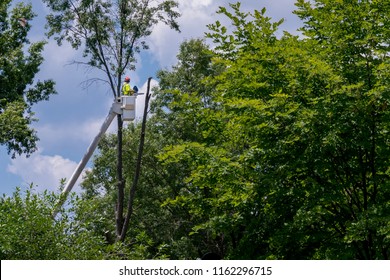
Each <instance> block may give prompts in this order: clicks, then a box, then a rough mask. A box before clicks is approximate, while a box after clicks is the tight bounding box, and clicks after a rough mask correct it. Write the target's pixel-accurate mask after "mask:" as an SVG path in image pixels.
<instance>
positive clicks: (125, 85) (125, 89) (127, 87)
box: [122, 82, 134, 95]
mask: <svg viewBox="0 0 390 280" xmlns="http://www.w3.org/2000/svg"><path fill="white" fill-rule="evenodd" d="M133 93H134V90H132V89H131V88H130V83H126V82H124V83H123V86H122V94H123V95H131V94H133Z"/></svg>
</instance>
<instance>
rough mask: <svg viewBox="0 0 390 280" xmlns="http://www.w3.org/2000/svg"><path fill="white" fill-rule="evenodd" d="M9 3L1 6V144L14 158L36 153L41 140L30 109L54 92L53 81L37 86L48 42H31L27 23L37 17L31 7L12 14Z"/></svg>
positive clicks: (28, 6) (24, 6) (20, 6)
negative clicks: (36, 131)
mask: <svg viewBox="0 0 390 280" xmlns="http://www.w3.org/2000/svg"><path fill="white" fill-rule="evenodd" d="M10 2H11V1H10V0H7V1H2V2H1V4H0V84H1V88H0V128H1V129H0V144H1V145H6V146H7V148H8V152H9V153H10V154H11V155H12V157H15V156H16V154H19V155H20V154H22V153H25V154H26V155H27V156H28V155H30V154H31V153H32V152H34V151H35V150H36V142H37V141H38V137H37V135H36V133H35V131H34V130H33V129H32V128H31V127H30V125H31V123H32V122H33V121H35V119H34V113H33V112H32V111H31V106H32V105H34V104H36V103H38V102H40V101H43V100H48V99H49V97H50V95H51V94H54V93H55V90H54V82H53V81H51V80H47V81H44V82H41V81H38V82H36V83H34V77H35V75H36V74H37V73H38V71H39V67H40V65H41V63H42V62H43V57H42V55H41V53H42V51H43V47H44V45H45V42H43V41H41V42H36V43H30V42H29V40H28V37H27V35H28V32H29V30H30V28H31V26H30V24H29V23H28V21H29V20H31V19H33V18H34V17H35V14H34V13H33V12H32V7H31V5H26V4H22V3H19V4H17V5H16V6H15V7H14V8H13V10H12V11H9V7H10ZM22 18H23V19H25V20H27V23H26V25H25V26H23V25H22V24H21V23H20V19H22Z"/></svg>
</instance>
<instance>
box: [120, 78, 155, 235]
mask: <svg viewBox="0 0 390 280" xmlns="http://www.w3.org/2000/svg"><path fill="white" fill-rule="evenodd" d="M151 80H152V78H151V77H150V78H149V79H148V87H147V91H146V96H145V107H144V115H143V118H142V127H141V135H140V142H139V146H138V156H137V163H136V167H135V171H134V179H133V183H132V185H131V188H130V194H129V201H128V204H127V214H126V218H125V221H124V224H123V228H122V233H121V236H120V239H119V240H120V241H122V242H123V241H124V240H125V238H126V233H127V229H128V228H129V223H130V219H131V216H132V214H133V208H134V198H135V193H136V190H137V186H138V181H139V177H140V174H141V163H142V155H143V150H144V146H145V130H146V119H147V115H148V106H149V100H150V97H151V94H150V81H151Z"/></svg>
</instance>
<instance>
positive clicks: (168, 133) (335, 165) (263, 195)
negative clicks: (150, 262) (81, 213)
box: [84, 0, 390, 259]
mask: <svg viewBox="0 0 390 280" xmlns="http://www.w3.org/2000/svg"><path fill="white" fill-rule="evenodd" d="M387 6H388V4H387V3H384V2H383V1H336V0H326V1H325V0H322V1H320V0H318V1H297V11H296V14H297V15H298V16H300V17H301V18H302V20H303V21H304V27H303V29H302V32H303V33H304V35H305V37H304V38H300V37H298V36H293V35H291V34H288V33H283V35H280V36H277V35H276V34H277V33H278V27H279V26H280V23H281V21H279V22H272V21H271V19H270V18H268V17H266V11H265V10H264V9H263V10H261V11H253V12H250V13H243V12H241V11H240V5H239V4H232V5H230V9H228V8H220V10H219V13H221V14H223V15H225V16H226V17H227V18H228V19H229V20H230V21H231V24H230V26H231V28H227V27H225V26H222V25H221V23H220V22H216V23H215V24H211V25H210V26H209V28H210V32H209V34H208V35H207V37H208V38H210V39H212V40H213V41H214V43H215V44H216V47H215V51H214V52H211V51H210V47H208V46H207V45H206V44H205V43H204V42H203V41H201V40H190V41H187V42H184V43H183V44H182V46H181V48H180V53H179V54H178V64H177V65H175V66H174V67H173V68H172V69H171V70H163V71H160V72H159V74H158V77H159V79H160V87H159V88H158V89H156V90H155V92H154V95H155V101H154V103H153V106H152V112H153V115H152V117H151V118H150V119H149V121H148V133H147V139H146V143H145V157H144V160H143V163H142V164H143V169H142V170H143V172H142V174H141V178H140V188H139V193H138V196H137V198H136V204H135V206H136V207H135V213H134V219H133V223H132V225H131V226H130V228H129V236H130V239H129V240H128V241H127V242H126V243H125V244H120V245H118V244H113V245H112V246H113V248H114V249H113V250H114V251H115V250H118V251H119V253H118V254H115V252H113V255H112V256H113V258H121V257H126V256H127V257H133V258H171V259H194V258H198V257H201V256H202V255H203V254H204V253H206V252H214V253H218V254H219V255H221V256H222V257H223V258H225V259H388V258H389V254H390V252H389V250H390V239H389V234H390V233H389V223H390V220H389V217H390V208H389V206H390V205H389V199H390V191H389V190H390V188H389V182H390V180H389V178H390V177H389V176H390V169H389V158H390V145H389V141H388V139H389V112H388V105H389V102H390V96H389V90H388V86H387V85H388V83H389V77H390V73H389V71H388V69H389V67H388V66H389V65H388V64H389V57H388V54H389V49H388V48H389V46H390V44H389V43H390V42H388V40H389V39H388V38H390V37H389V36H387V35H388V32H389V30H388V28H389V27H388V26H389V25H387V20H388V18H389V16H388V11H389V9H388V7H387ZM138 133H139V127H138V126H129V127H128V128H127V129H126V130H125V138H124V139H125V142H126V143H127V144H126V146H125V147H126V148H125V150H126V152H125V161H124V162H125V166H127V167H128V168H129V170H128V171H126V175H125V177H126V184H127V186H129V183H128V182H131V181H132V176H133V174H132V172H131V170H132V169H131V166H132V165H133V164H134V162H135V158H136V147H137V145H138V144H137V142H138V140H137V136H136V135H137V134H138ZM114 143H115V136H111V137H109V138H107V139H106V140H105V141H104V142H103V144H102V145H101V150H100V151H101V154H100V155H99V156H98V157H97V158H96V159H95V167H94V169H93V170H92V172H91V173H89V175H88V178H87V180H86V181H85V183H84V184H85V188H86V190H87V192H86V194H87V196H88V199H89V201H91V203H90V204H91V205H93V203H95V202H96V203H102V205H105V204H104V203H107V201H108V200H110V199H113V197H115V194H114V192H113V189H114V185H115V183H114V181H113V180H112V176H113V175H112V174H113V173H114V172H115V171H114V170H115V166H113V164H112V158H113V153H114V151H113V149H114ZM98 186H101V187H103V189H104V192H96V191H93V190H94V188H95V187H98ZM107 205H108V204H107ZM103 208H104V207H103ZM103 208H102V209H103ZM110 211H114V210H113V209H112V210H110ZM104 216H105V215H104ZM103 220H104V223H102V224H99V223H98V222H92V224H94V226H96V227H98V226H101V228H99V229H98V230H97V232H100V234H102V232H104V230H110V231H113V229H112V228H110V222H109V221H108V220H107V219H106V218H103ZM103 224H104V225H103ZM118 246H119V247H118ZM115 248H117V249H115Z"/></svg>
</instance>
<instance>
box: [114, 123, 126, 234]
mask: <svg viewBox="0 0 390 280" xmlns="http://www.w3.org/2000/svg"><path fill="white" fill-rule="evenodd" d="M122 129H123V121H122V116H121V115H118V143H117V166H116V176H117V188H118V200H117V204H116V236H117V237H116V238H117V240H119V239H120V238H121V233H122V229H123V206H124V198H125V182H124V180H123V148H122V143H123V133H122Z"/></svg>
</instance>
